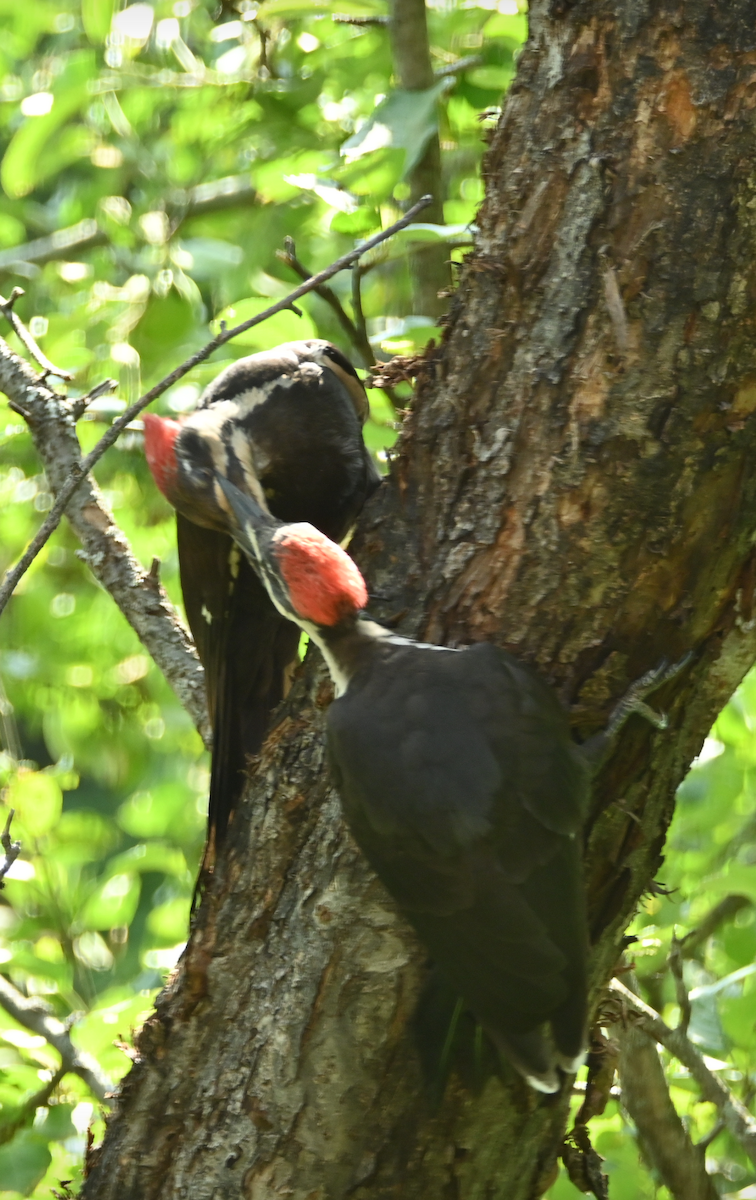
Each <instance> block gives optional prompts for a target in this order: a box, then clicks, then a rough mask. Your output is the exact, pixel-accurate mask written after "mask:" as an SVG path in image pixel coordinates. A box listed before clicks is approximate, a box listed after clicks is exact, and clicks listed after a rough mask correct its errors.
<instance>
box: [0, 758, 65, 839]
mask: <svg viewBox="0 0 756 1200" xmlns="http://www.w3.org/2000/svg"><path fill="white" fill-rule="evenodd" d="M6 803H7V805H8V807H9V808H14V809H15V810H16V814H17V816H18V819H19V821H20V823H21V824H22V825H23V827H24V829H25V830H26V831H27V832H28V833H30V834H31V836H32V837H41V836H42V834H44V833H47V832H48V830H50V829H52V827H53V825H55V823H56V821H57V820H58V817H59V816H60V813H61V809H62V807H63V793H62V792H61V790H60V786H59V784H58V781H57V780H56V779H55V778H53V776H52V775H47V774H46V773H45V772H44V771H21V772H19V774H18V775H17V776H16V778H15V780H14V781H13V783H12V784H11V786H10V788H9V789H8V794H7V796H6Z"/></svg>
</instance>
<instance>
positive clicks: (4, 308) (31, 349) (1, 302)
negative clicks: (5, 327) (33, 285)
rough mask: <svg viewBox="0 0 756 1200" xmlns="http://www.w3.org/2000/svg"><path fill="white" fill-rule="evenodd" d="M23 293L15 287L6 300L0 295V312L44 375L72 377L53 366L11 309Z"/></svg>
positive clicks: (21, 289)
mask: <svg viewBox="0 0 756 1200" xmlns="http://www.w3.org/2000/svg"><path fill="white" fill-rule="evenodd" d="M23 294H24V289H23V288H19V287H15V288H14V289H13V291H12V292H11V294H10V296H9V297H8V299H7V300H6V299H5V298H4V297H3V296H0V312H2V314H3V316H4V317H5V319H6V321H7V322H8V324H9V325H10V327H11V329H12V330H13V332H14V333H15V335H16V337H17V338H18V340H19V341H20V343H21V345H22V346H24V347H25V349H26V350H27V352H28V353H29V354H31V356H32V358H33V359H34V361H35V362H37V363H39V365H40V367H41V368H42V371H43V373H44V374H45V375H57V376H58V377H59V378H60V379H73V375H72V373H71V372H70V371H61V369H60V367H56V366H54V364H53V363H51V362H50V359H49V358H48V357H47V356H46V355H45V354H43V353H42V351H41V350H40V348H39V346H38V345H37V343H36V342H35V340H34V338H33V337H32V335H31V334H30V333H29V330H28V329H27V328H26V326H25V325H24V323H23V322H22V321H20V320H19V319H18V317H17V316H16V314H15V312H14V311H13V305H14V304H15V303H16V301H17V300H19V299H20V298H21V296H23Z"/></svg>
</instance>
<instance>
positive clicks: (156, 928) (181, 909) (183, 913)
mask: <svg viewBox="0 0 756 1200" xmlns="http://www.w3.org/2000/svg"><path fill="white" fill-rule="evenodd" d="M190 909H191V899H190V897H189V896H186V897H181V896H179V897H176V898H175V899H174V900H168V901H166V903H165V904H158V905H157V906H156V907H155V908H153V910H152V912H151V913H150V915H149V917H148V918H147V928H148V929H149V930H150V933H154V934H155V936H156V937H158V938H160V940H161V941H162V942H166V943H167V944H168V945H171V946H172V945H174V944H175V943H176V942H180V941H181V940H182V938H183V939H186V937H187V930H188V928H189V912H190Z"/></svg>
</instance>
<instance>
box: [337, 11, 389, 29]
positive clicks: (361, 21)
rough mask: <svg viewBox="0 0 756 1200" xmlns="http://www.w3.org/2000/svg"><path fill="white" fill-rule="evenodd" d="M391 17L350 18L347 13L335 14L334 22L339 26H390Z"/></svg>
mask: <svg viewBox="0 0 756 1200" xmlns="http://www.w3.org/2000/svg"><path fill="white" fill-rule="evenodd" d="M390 19H391V18H390V17H350V16H348V15H347V14H346V13H334V14H333V20H334V21H335V22H336V24H337V25H361V26H363V27H364V26H365V25H382V26H386V25H388V23H389V21H390Z"/></svg>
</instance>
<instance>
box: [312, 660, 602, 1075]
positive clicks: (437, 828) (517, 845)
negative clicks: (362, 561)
mask: <svg viewBox="0 0 756 1200" xmlns="http://www.w3.org/2000/svg"><path fill="white" fill-rule="evenodd" d="M378 653H379V654H383V655H384V658H385V665H384V667H383V669H380V668H379V669H377V670H373V671H371V672H369V673H367V676H366V678H365V679H364V680H363V681H360V680H359V678H358V679H356V680H355V681H353V683H352V684H351V685H350V688H349V690H348V691H347V694H346V695H345V696H344V697H343V698H341V699H340V700H337V701H335V703H334V704H333V705H332V706H331V708H330V709H329V714H328V730H329V745H330V749H331V756H332V759H333V762H334V767H335V773H336V777H337V781H338V786H339V789H340V791H341V794H342V797H343V800H344V807H345V812H346V815H347V819H348V820H349V823H350V825H351V827H352V829H353V832H354V834H355V837H356V839H357V841H358V842H359V844H360V846H361V847H362V849H363V851H364V852H365V854H366V855H367V857H368V859H369V860H370V862H371V863H372V865H373V867H374V868H375V870H376V871H377V873H378V874H379V875H380V876H381V878H382V879H383V881H384V882H385V883H386V885H387V887H388V888H389V890H390V891H391V892H392V893H393V895H394V896H395V898H396V899H397V901H398V902H399V904H400V906H401V907H402V908H403V909H404V911H405V912H406V914H407V916H408V917H409V919H410V920H411V921H412V923H413V924H414V925H415V927H416V929H417V931H418V933H419V934H420V936H421V937H422V939H423V941H424V942H425V943H426V945H427V946H428V948H429V949H430V951H431V953H432V955H433V956H434V958H435V959H436V961H437V962H438V963H439V965H440V966H441V967H442V968H443V969H444V971H445V973H446V974H447V975H448V977H449V978H450V979H451V981H452V982H453V983H454V984H455V986H456V987H457V988H458V990H459V992H460V993H461V995H462V996H463V997H464V998H465V999H466V1000H467V1002H468V1004H469V1005H470V1007H471V1008H472V1010H473V1011H474V1012H475V1013H476V1015H477V1016H478V1017H479V1019H480V1020H481V1022H482V1023H483V1024H484V1025H485V1027H486V1028H487V1029H488V1030H489V1032H491V1033H492V1034H493V1035H494V1036H498V1037H499V1038H500V1040H501V1041H502V1042H508V1043H509V1044H511V1043H512V1039H513V1037H518V1036H520V1035H522V1034H527V1033H528V1031H530V1030H533V1029H534V1028H535V1027H537V1026H538V1025H540V1024H542V1023H543V1022H544V1021H546V1020H551V1021H552V1023H553V1026H554V1029H555V1036H556V1040H557V1045H558V1048H559V1050H560V1051H561V1052H562V1053H563V1054H565V1055H567V1056H573V1055H576V1054H577V1053H579V1050H580V1048H581V1043H582V1038H583V1025H584V1019H585V1018H584V1006H585V999H584V994H585V986H584V973H585V954H586V932H585V929H586V926H585V915H584V899H583V883H582V869H581V855H580V846H579V844H578V839H577V836H576V835H577V834H578V833H579V830H580V827H581V822H582V814H583V812H584V808H585V802H586V795H587V774H586V772H585V769H584V767H583V764H582V760H581V758H580V755H579V751H578V749H577V747H576V746H574V745H573V743H572V741H571V739H570V734H569V729H568V726H567V722H566V719H565V716H564V714H563V713H562V711H561V709H560V707H559V704H558V702H557V701H556V698H555V697H554V696H553V694H552V693H551V691H550V689H549V688H548V687H547V686H546V685H545V684H544V683H543V682H542V681H541V680H540V679H539V678H538V676H536V675H535V673H534V672H532V671H530V670H529V669H528V668H527V667H524V666H523V665H521V664H519V663H517V662H516V661H515V660H514V659H512V658H510V656H508V655H505V654H503V652H501V651H498V650H496V649H495V648H494V647H492V646H489V645H481V646H476V647H473V648H471V649H470V650H467V651H463V652H456V653H455V652H450V651H439V650H437V649H435V648H422V647H407V648H396V649H393V650H390V651H387V650H384V649H383V648H381V649H380V650H379V651H378ZM533 1069H534V1071H535V1073H538V1071H537V1070H536V1067H534V1068H533Z"/></svg>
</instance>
